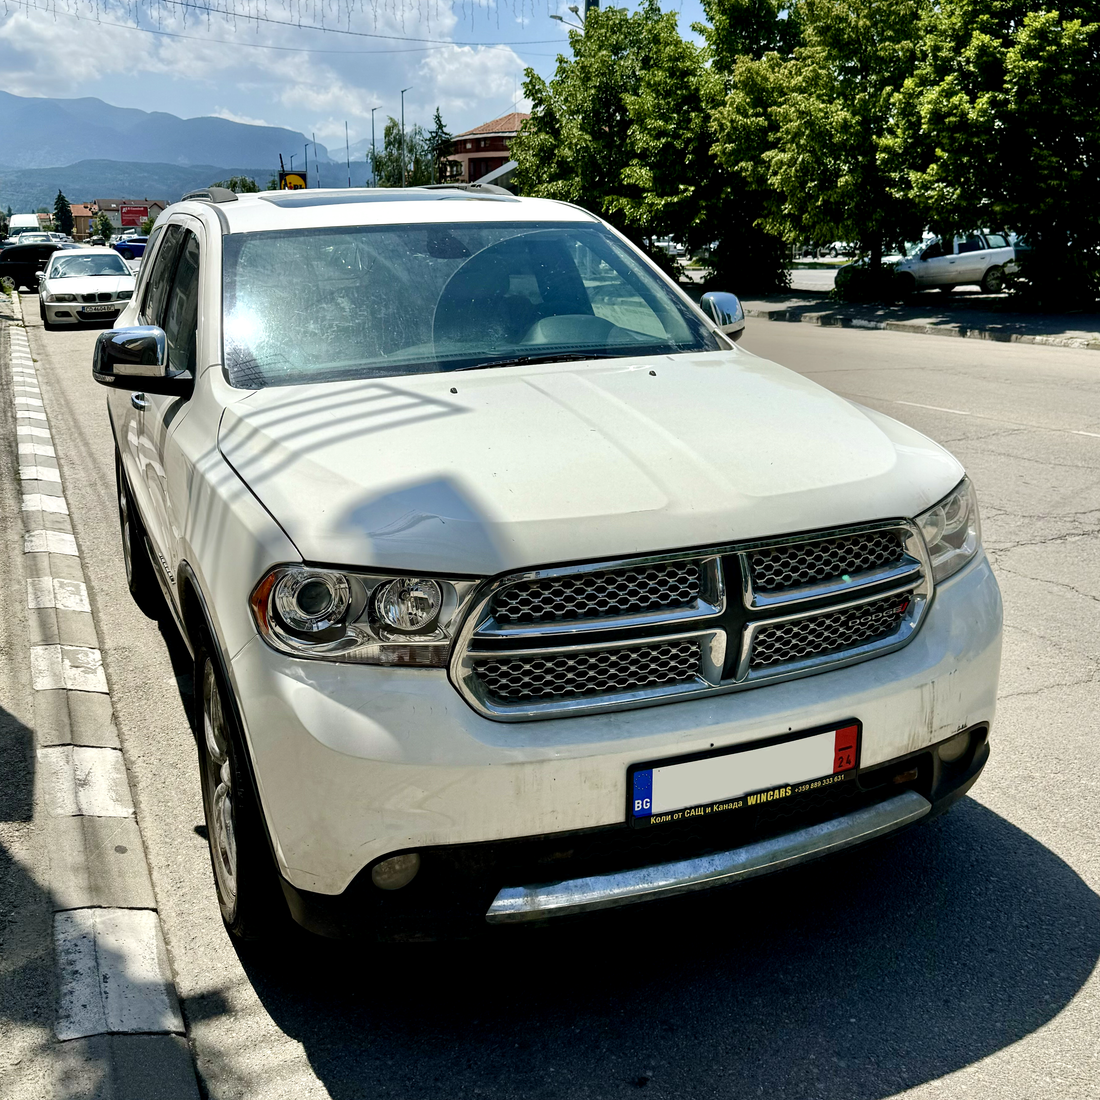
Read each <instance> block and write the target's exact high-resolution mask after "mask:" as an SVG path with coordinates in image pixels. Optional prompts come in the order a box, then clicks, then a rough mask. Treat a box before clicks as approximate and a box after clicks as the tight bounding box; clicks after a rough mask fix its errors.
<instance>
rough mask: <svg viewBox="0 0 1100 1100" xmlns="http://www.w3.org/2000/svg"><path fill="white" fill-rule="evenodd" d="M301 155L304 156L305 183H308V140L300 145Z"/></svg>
mask: <svg viewBox="0 0 1100 1100" xmlns="http://www.w3.org/2000/svg"><path fill="white" fill-rule="evenodd" d="M302 152H303V155H304V156H305V158H306V183H307V184H308V183H309V142H308V141H307V142H306V143H305V145H303V146H302Z"/></svg>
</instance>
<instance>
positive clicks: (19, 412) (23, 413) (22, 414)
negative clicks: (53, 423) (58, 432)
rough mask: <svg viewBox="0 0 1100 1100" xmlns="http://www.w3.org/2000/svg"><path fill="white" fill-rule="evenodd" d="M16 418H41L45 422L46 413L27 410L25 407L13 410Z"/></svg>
mask: <svg viewBox="0 0 1100 1100" xmlns="http://www.w3.org/2000/svg"><path fill="white" fill-rule="evenodd" d="M15 419H16V420H41V421H42V423H43V424H45V422H46V414H45V413H40V412H28V411H27V410H26V409H16V410H15Z"/></svg>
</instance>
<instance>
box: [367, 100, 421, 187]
mask: <svg viewBox="0 0 1100 1100" xmlns="http://www.w3.org/2000/svg"><path fill="white" fill-rule="evenodd" d="M404 149H405V172H404V180H402V172H401V123H400V122H398V120H397V119H395V118H393V117H392V116H391V117H390V118H388V119H387V120H386V128H385V130H384V132H383V135H382V149H381V151H379V152H376V153H375V155H374V163H373V165H372V169H373V172H374V174H375V176H376V178H377V179H378V186H379V187H400V186H401V185H402V183H403V182H404V183H405V184H406V185H407V186H409V187H416V186H419V185H420V184H424V183H431V182H432V165H433V156H432V149H431V147H430V146H429V143H428V134H427V133H426V132H425V130H424V127H423V126H420V125H417V124H414V125H412V126H407V127H406V128H405V145H404Z"/></svg>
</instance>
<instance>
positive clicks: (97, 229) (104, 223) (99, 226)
mask: <svg viewBox="0 0 1100 1100" xmlns="http://www.w3.org/2000/svg"><path fill="white" fill-rule="evenodd" d="M114 232H115V227H114V226H113V225H111V219H110V218H108V217H107V214H106V211H102V210H101V211H100V212H99V213H98V214H97V215H96V218H95V221H94V222H93V223H92V236H93V237H102V238H103V239H104V240H105V241H109V240H110V239H111V237H112V236H113V235H114Z"/></svg>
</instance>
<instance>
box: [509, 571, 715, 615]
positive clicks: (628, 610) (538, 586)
mask: <svg viewBox="0 0 1100 1100" xmlns="http://www.w3.org/2000/svg"><path fill="white" fill-rule="evenodd" d="M700 585H701V574H700V568H699V563H698V562H697V561H675V562H663V563H661V564H659V565H650V566H641V567H637V568H634V569H606V570H600V571H599V572H596V573H575V574H573V575H572V576H568V577H548V578H546V579H543V580H537V581H523V582H522V583H520V584H513V585H509V586H508V587H507V588H503V589H501V590H500V591H499V592H498V593H497V594H496V595H495V596H494V597H493V618H494V619H496V621H497V622H498V623H499V624H500V625H502V626H511V625H522V624H524V623H551V622H565V621H568V620H570V619H597V618H606V617H609V616H613V615H629V614H632V613H635V612H639V611H665V610H674V609H678V608H683V607H689V606H690V605H691V604H692V603H693V602H694V601H695V600H696V599H698V597H699V590H700Z"/></svg>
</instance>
